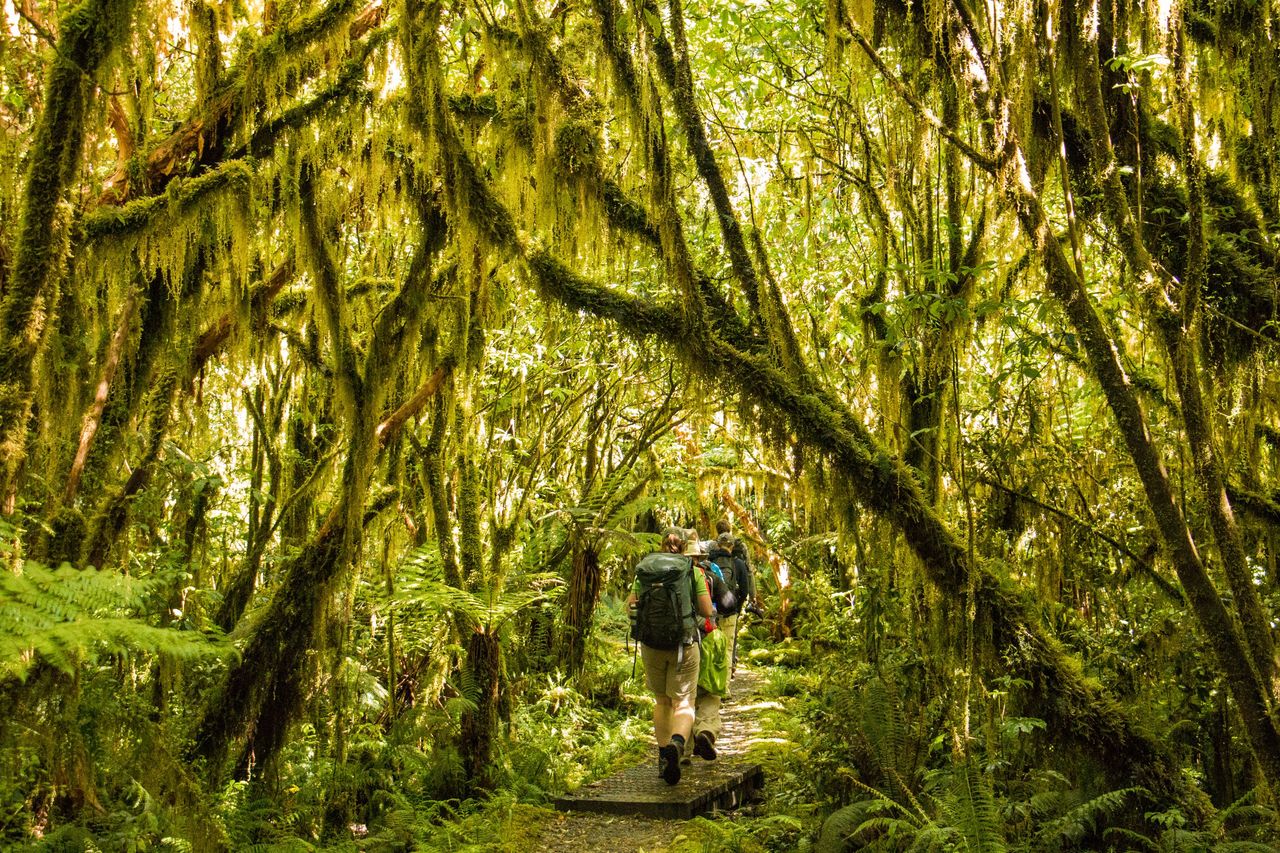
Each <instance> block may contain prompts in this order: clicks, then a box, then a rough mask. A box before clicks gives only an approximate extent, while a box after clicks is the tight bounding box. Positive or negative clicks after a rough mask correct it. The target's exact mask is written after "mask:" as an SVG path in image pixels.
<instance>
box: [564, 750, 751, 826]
mask: <svg viewBox="0 0 1280 853" xmlns="http://www.w3.org/2000/svg"><path fill="white" fill-rule="evenodd" d="M763 786H764V770H763V769H762V768H761V767H760V765H759V764H747V763H735V762H732V761H723V760H721V761H714V762H708V761H701V760H699V759H694V761H693V763H692V764H689V765H686V766H685V767H684V773H683V775H682V776H681V779H680V782H679V783H678V784H676V785H668V784H667V783H666V782H664V781H663V780H662V778H661V777H659V776H658V766H657V762H656V761H655V762H653V763H645V764H642V765H639V766H637V767H630V768H628V769H626V770H623V771H620V772H618V773H615V774H613V775H612V776H609V777H608V778H605V779H601V780H599V781H598V782H593V783H591V784H590V785H584V786H582V787H581V788H579V789H578V790H576V791H574V792H572V793H570V794H566V795H564V796H563V797H559V798H557V799H556V801H555V807H556V808H557V809H559V810H560V811H581V812H600V813H604V814H627V815H640V816H643V817H653V818H665V819H669V820H689V819H690V818H693V817H696V816H697V815H701V814H707V813H709V812H713V811H727V810H729V809H733V808H736V807H737V806H739V805H741V804H742V803H744V802H747V801H748V800H750V799H752V798H753V797H754V795H755V793H756V792H757V791H758V790H760V788H762V787H763Z"/></svg>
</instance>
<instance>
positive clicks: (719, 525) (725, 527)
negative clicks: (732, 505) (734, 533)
mask: <svg viewBox="0 0 1280 853" xmlns="http://www.w3.org/2000/svg"><path fill="white" fill-rule="evenodd" d="M728 532H729V519H727V518H722V519H720V520H719V521H717V522H716V533H728Z"/></svg>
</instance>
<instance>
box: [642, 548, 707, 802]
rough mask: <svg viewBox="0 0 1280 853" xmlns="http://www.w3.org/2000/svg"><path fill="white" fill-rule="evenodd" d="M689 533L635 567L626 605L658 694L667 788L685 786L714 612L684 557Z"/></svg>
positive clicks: (656, 726)
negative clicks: (701, 663) (702, 643)
mask: <svg viewBox="0 0 1280 853" xmlns="http://www.w3.org/2000/svg"><path fill="white" fill-rule="evenodd" d="M683 546H684V533H683V531H680V530H679V529H670V530H668V531H667V533H666V535H665V537H664V538H663V541H662V550H661V551H657V552H655V553H652V554H647V555H645V557H644V558H643V559H641V560H640V563H639V564H638V565H637V566H636V579H635V583H634V584H633V586H632V589H631V596H630V597H629V598H628V599H627V605H628V607H634V608H635V619H634V623H633V624H634V627H633V629H632V636H633V637H634V638H635V639H636V640H637V641H639V643H640V657H641V658H642V659H643V661H644V680H645V685H646V686H647V687H648V688H649V690H650V691H651V692H652V693H653V696H654V700H655V702H656V704H655V705H654V707H653V735H654V737H655V738H656V739H657V741H658V775H660V776H661V777H662V778H663V780H664V781H666V783H667V784H668V785H674V784H676V783H677V782H679V781H680V761H681V759H682V758H683V757H684V748H685V744H686V743H688V742H689V740H690V738H691V737H692V734H693V703H694V693H695V690H696V689H697V684H698V660H699V647H698V640H699V628H700V626H701V627H705V626H706V624H709V623H710V620H711V618H712V616H714V613H715V611H714V610H713V608H712V606H711V595H710V591H709V590H708V588H707V583H706V579H705V578H704V577H703V574H702V572H700V571H696V572H695V571H693V561H692V560H691V559H690V558H688V557H686V556H684V555H683V554H682V553H681V551H682V550H683Z"/></svg>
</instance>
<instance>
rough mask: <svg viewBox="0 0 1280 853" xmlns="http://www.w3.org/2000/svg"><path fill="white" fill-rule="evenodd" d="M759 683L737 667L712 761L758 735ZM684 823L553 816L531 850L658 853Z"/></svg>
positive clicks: (743, 748)
mask: <svg viewBox="0 0 1280 853" xmlns="http://www.w3.org/2000/svg"><path fill="white" fill-rule="evenodd" d="M762 678H763V677H762V676H761V675H760V673H759V672H757V671H755V670H753V669H750V668H747V667H744V666H742V665H739V667H738V671H737V674H736V675H735V676H734V678H733V682H732V695H731V696H730V697H729V698H726V699H725V701H724V706H723V709H722V714H723V719H724V727H723V729H722V731H721V734H720V739H719V740H718V741H717V742H716V750H717V752H718V753H719V757H718V758H717V762H721V761H724V762H729V761H735V760H738V761H741V760H742V759H744V758H745V757H746V754H747V749H748V747H749V746H750V745H751V744H752V743H753V742H754V741H755V740H756V739H758V738H759V737H761V736H762V733H761V732H760V731H759V718H760V713H759V712H760V710H761V704H760V702H761V690H760V683H761V681H762ZM649 740H650V743H649V749H648V750H647V751H646V753H645V761H646V762H648V763H650V764H654V765H655V770H654V773H655V775H656V773H657V770H656V763H655V762H656V755H657V745H656V743H654V742H653V739H652V736H650V739H649ZM693 761H694V764H695V765H696V764H698V763H702V759H700V758H694V759H693ZM682 784H683V783H682ZM766 784H768V780H766ZM677 787H678V786H677ZM724 818H725V814H724V813H720V814H719V815H717V816H716V818H715V819H716V820H721V819H724ZM685 824H686V821H682V820H665V819H657V818H647V817H638V816H633V815H609V814H596V813H588V812H576V811H571V812H557V813H556V815H555V817H554V818H553V819H552V820H551V821H550V822H549V823H548V825H547V826H546V827H545V828H544V829H543V830H542V832H541V834H540V835H539V836H538V841H537V847H536V848H535V849H537V850H556V851H563V853H589V851H590V853H663V851H666V850H668V849H670V848H671V847H672V846H673V845H675V844H678V843H679V842H680V841H681V840H682V835H683V832H684V827H685Z"/></svg>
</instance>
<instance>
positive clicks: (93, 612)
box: [0, 560, 229, 679]
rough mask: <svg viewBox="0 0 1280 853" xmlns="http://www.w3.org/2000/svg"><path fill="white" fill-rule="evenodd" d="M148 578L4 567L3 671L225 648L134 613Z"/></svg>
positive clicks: (0, 603) (0, 586) (0, 615)
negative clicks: (137, 654)
mask: <svg viewBox="0 0 1280 853" xmlns="http://www.w3.org/2000/svg"><path fill="white" fill-rule="evenodd" d="M151 591H152V588H151V584H149V583H147V582H142V581H138V580H136V579H133V578H130V577H128V576H125V575H121V574H119V573H116V572H109V571H100V570H97V569H85V570H79V569H76V568H73V567H72V566H70V565H66V564H64V565H63V566H61V567H60V568H57V569H50V568H48V567H47V566H43V565H41V564H39V563H36V562H33V561H30V560H28V561H26V562H24V563H23V564H22V568H21V571H19V572H17V573H14V572H10V571H5V572H0V677H6V678H8V677H13V678H18V679H23V678H25V677H26V675H27V673H28V672H29V670H30V668H31V666H32V665H33V664H34V663H35V662H36V661H37V660H43V661H44V662H45V663H47V664H49V665H51V666H53V667H56V668H57V669H60V670H62V671H63V672H71V671H73V670H74V669H75V668H76V667H77V666H79V665H80V664H81V663H83V662H85V661H89V660H93V659H96V658H97V657H98V656H99V655H103V654H118V653H121V652H128V651H134V652H146V653H153V654H163V655H166V656H169V657H173V658H194V657H200V656H205V655H219V654H225V653H228V651H229V647H228V646H227V645H226V644H224V643H220V642H216V641H213V640H211V639H210V638H209V637H207V636H205V635H203V634H198V633H195V632H191V631H179V630H175V629H172V628H160V627H156V626H154V625H150V624H148V623H147V622H146V621H144V620H143V619H142V618H140V617H139V616H137V615H136V614H137V613H138V612H139V611H141V610H142V609H143V604H144V602H145V601H146V599H147V598H148V597H149V596H150V593H151Z"/></svg>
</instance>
